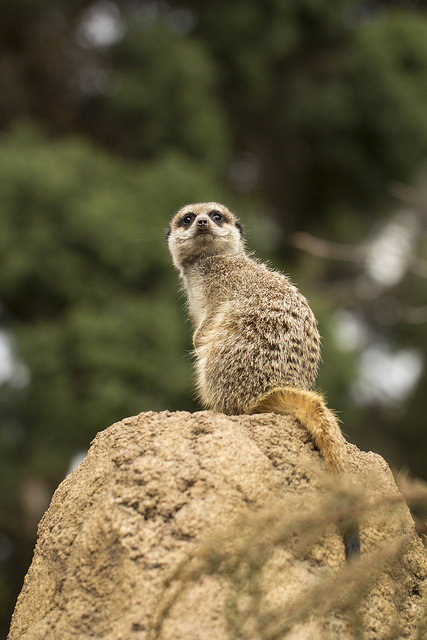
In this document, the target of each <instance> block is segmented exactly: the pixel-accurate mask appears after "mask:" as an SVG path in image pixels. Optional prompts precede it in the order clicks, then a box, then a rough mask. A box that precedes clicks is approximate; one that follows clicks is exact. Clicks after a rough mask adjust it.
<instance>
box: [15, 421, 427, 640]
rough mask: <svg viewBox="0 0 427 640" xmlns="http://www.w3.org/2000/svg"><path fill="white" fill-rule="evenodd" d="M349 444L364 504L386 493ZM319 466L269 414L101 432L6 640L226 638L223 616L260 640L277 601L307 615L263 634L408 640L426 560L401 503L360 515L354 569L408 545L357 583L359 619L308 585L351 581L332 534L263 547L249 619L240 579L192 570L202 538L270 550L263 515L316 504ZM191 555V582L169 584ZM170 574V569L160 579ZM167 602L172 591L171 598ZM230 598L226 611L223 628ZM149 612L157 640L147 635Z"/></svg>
mask: <svg viewBox="0 0 427 640" xmlns="http://www.w3.org/2000/svg"><path fill="white" fill-rule="evenodd" d="M348 449H349V454H350V458H351V466H352V474H353V477H354V478H355V479H356V482H358V483H363V482H364V481H365V480H366V482H367V484H368V486H369V488H368V490H367V494H366V499H367V500H368V501H369V500H371V501H375V500H378V498H380V497H381V496H386V495H389V496H394V497H398V496H399V492H398V489H397V487H396V485H395V483H394V480H393V477H392V474H391V472H390V470H389V468H388V466H387V464H386V463H385V462H384V460H383V459H382V458H381V457H380V456H378V455H375V454H372V453H363V452H360V451H359V450H358V449H357V448H356V447H355V446H353V445H348ZM322 468H323V465H322V461H321V459H320V456H319V454H318V452H317V451H316V450H315V449H314V447H313V445H312V443H311V441H310V439H309V437H308V435H307V433H306V432H305V430H304V429H303V428H302V427H301V426H300V425H299V424H298V423H296V422H295V421H294V420H292V419H291V418H287V417H283V416H278V415H274V414H263V415H258V416H239V417H234V416H233V417H229V416H223V415H220V414H214V413H212V412H199V413H194V414H190V413H185V412H179V413H169V412H163V413H160V414H158V413H152V412H150V413H142V414H140V415H139V416H136V417H133V418H127V419H125V420H123V421H122V422H119V423H117V424H114V425H112V426H111V427H110V428H108V429H106V430H105V431H103V432H101V433H99V434H98V435H97V437H96V438H95V440H94V442H93V444H92V446H91V448H90V451H89V453H88V455H87V457H86V459H85V460H84V461H83V463H82V464H81V465H80V466H79V467H78V468H77V469H76V470H75V471H74V472H73V473H71V474H70V475H69V476H67V478H66V479H65V480H64V481H63V482H62V484H61V485H60V486H59V487H58V489H57V491H56V492H55V494H54V496H53V498H52V502H51V505H50V507H49V509H48V511H47V512H46V514H45V515H44V517H43V519H42V521H41V522H40V525H39V531H38V542H37V546H36V549H35V553H34V559H33V562H32V564H31V567H30V569H29V571H28V574H27V576H26V579H25V583H24V586H23V589H22V592H21V594H20V596H19V598H18V602H17V605H16V609H15V612H14V615H13V618H12V625H11V630H10V635H9V640H57V639H58V640H59V639H61V640H68V639H71V638H73V639H75V638H103V639H108V640H143V639H144V640H145V639H146V638H147V639H148V638H154V637H159V638H162V640H172V639H173V640H180V639H182V640H184V639H186V640H225V639H226V638H233V637H237V635H236V628H235V627H233V619H234V620H237V621H238V624H239V636H238V637H239V638H247V639H248V640H257V639H259V640H265V639H266V638H270V637H272V635H271V631H272V628H273V627H271V626H269V625H270V623H271V620H272V616H273V615H274V612H277V611H280V610H281V609H282V610H284V611H286V610H287V607H289V603H290V602H296V603H297V604H296V605H295V606H296V607H297V605H298V602H300V603H301V602H307V603H308V605H307V607H306V611H305V613H304V612H303V614H304V615H302V617H301V619H299V620H295V621H294V624H292V625H290V626H289V628H286V627H283V628H282V630H281V631H280V632H279V634H278V635H276V636H275V637H277V638H287V639H292V640H305V639H307V640H308V639H313V638H316V640H329V639H330V640H338V638H339V639H340V640H341V639H344V640H345V639H350V638H354V637H355V634H354V628H355V626H357V627H358V628H359V629H363V631H362V633H363V635H362V637H363V638H365V639H366V640H370V639H371V638H372V640H373V639H375V640H381V639H384V640H385V639H386V638H391V637H395V638H412V637H414V633H415V631H414V630H415V626H416V620H417V617H418V616H419V615H420V610H421V600H422V594H423V589H425V586H426V582H427V561H426V555H425V551H424V548H423V546H422V544H421V542H420V540H419V539H418V538H417V537H416V536H415V535H414V524H413V521H412V519H411V516H410V514H409V511H408V509H407V507H406V505H405V504H403V503H402V502H399V503H398V504H397V507H396V506H395V507H394V509H393V512H392V513H391V512H390V509H389V507H387V506H386V505H384V506H379V507H377V508H375V509H374V511H373V512H370V513H367V514H366V515H365V516H364V517H363V518H362V520H361V539H362V550H363V559H364V560H365V564H366V560H367V559H368V562H369V561H370V560H369V559H370V558H373V560H372V562H373V563H374V562H376V560H374V558H376V557H377V556H375V554H378V553H381V549H383V548H384V545H385V548H387V547H390V545H392V544H395V543H396V541H399V540H401V539H402V536H407V537H408V539H409V542H408V543H407V544H406V546H405V548H404V551H403V553H402V555H401V557H400V560H399V563H398V565H397V566H394V567H391V568H389V569H385V570H384V571H382V572H381V573H379V574H378V575H377V576H376V579H375V580H374V581H373V582H372V583H371V584H370V585H369V593H368V595H367V596H366V594H364V600H363V602H362V603H361V604H360V605H358V606H357V615H356V614H354V611H356V609H354V608H353V609H354V611H353V610H350V613H349V611H346V610H345V607H344V609H343V608H341V609H340V608H338V609H337V610H331V608H330V607H328V606H327V605H326V604H325V598H326V600H327V596H328V592H329V594H330V593H332V591H331V590H332V589H333V588H336V587H331V588H330V589H327V588H326V587H323V586H320V587H319V585H323V584H324V585H327V584H330V583H329V582H328V581H331V580H333V579H334V576H335V575H337V572H340V571H342V572H343V573H342V576H343V593H344V591H345V588H344V587H345V584H347V579H346V578H345V577H346V576H347V577H348V576H350V577H351V576H352V575H353V574H356V573H357V571H359V572H360V571H362V569H360V567H359V568H356V565H354V567H355V568H354V570H353V569H352V568H351V567H349V566H348V565H346V563H345V560H344V550H343V542H342V539H341V536H340V534H339V532H338V531H337V529H336V527H335V525H334V524H331V525H330V526H329V527H327V528H326V529H325V530H324V531H322V532H321V534H320V537H319V536H317V538H316V536H314V537H313V540H312V541H311V542H310V545H309V546H304V545H301V540H300V536H299V535H292V536H291V537H288V538H286V541H285V542H283V543H282V544H275V545H273V546H272V547H271V552H270V553H268V554H267V555H266V558H265V561H264V562H263V563H261V566H260V570H259V575H258V578H257V579H258V580H259V582H258V583H257V584H258V585H259V589H260V591H259V593H260V594H261V595H260V596H259V598H260V599H259V600H257V601H256V602H257V603H258V609H257V610H256V611H255V609H254V600H253V599H251V598H253V594H252V595H251V594H250V590H249V592H248V593H246V591H245V587H244V584H246V583H244V581H243V582H242V583H241V584H242V585H243V587H241V588H240V587H239V582H238V581H237V582H236V579H235V578H236V575H237V576H238V574H239V571H237V574H236V575H235V576H234V582H233V580H230V576H227V572H226V571H222V570H221V569H220V570H219V571H218V572H215V570H212V569H209V570H208V569H206V567H208V564H206V562H205V560H204V559H203V558H204V556H203V555H201V552H200V549H201V548H202V549H205V556H206V557H208V555H209V554H208V551H209V549H212V548H213V549H215V541H216V540H217V541H218V545H219V549H218V552H219V553H221V552H222V549H223V548H224V549H225V548H226V546H227V540H230V539H231V540H233V537H234V539H235V541H236V544H237V545H238V544H240V541H242V540H243V541H245V540H246V539H247V540H250V535H251V532H252V534H253V532H258V531H259V536H258V538H257V537H256V536H255V537H256V543H257V544H259V543H260V542H263V540H265V545H266V548H269V547H268V545H269V544H271V540H272V539H273V538H274V531H275V525H274V517H273V518H272V514H273V515H274V514H281V519H282V521H283V520H284V522H285V525H286V522H287V518H288V519H289V522H292V519H293V518H295V517H296V516H298V515H299V514H301V513H304V509H306V508H310V507H313V505H316V504H320V502H319V501H321V500H322V499H323V498H324V496H325V495H326V494H327V490H325V488H324V487H323V488H322V482H321V475H322ZM372 478H374V481H372ZM325 492H326V494H325ZM270 522H271V523H272V524H271V526H270V525H269V524H268V523H270ZM260 523H261V525H260ZM265 523H267V526H265ZM233 526H234V529H233ZM257 527H260V528H259V529H257ZM227 532H228V534H227ZM230 532H232V535H231V538H230ZM233 532H234V533H233ZM227 535H228V537H227ZM245 536H249V537H247V538H245ZM271 536H273V538H272V537H271ZM242 544H243V545H245V544H246V543H245V542H243V543H242ZM201 545H202V546H201ZM250 546H251V545H250V544H248V553H251V550H250V548H249V547H250ZM255 546H256V545H255ZM206 549H207V550H208V551H206ZM261 549H262V545H261ZM206 554H208V555H206ZM231 554H233V551H231ZM209 557H210V556H209ZM194 558H195V560H194ZM198 558H202V560H201V561H200V562H201V566H202V569H201V571H200V575H198V576H197V577H196V578H195V579H193V580H190V581H188V582H185V581H184V587H185V588H184V587H182V586H180V585H182V582H183V580H184V578H183V577H182V576H183V575H185V572H186V571H187V569H188V571H187V574H189V572H190V573H191V571H190V568H191V567H192V563H194V562H196V563H197V561H198V560H197V559H198ZM199 564H200V563H199ZM179 566H181V567H183V572H181V574H180V579H179V580H178V579H176V580H174V579H173V575H174V572H175V571H176V569H177V567H179ZM357 566H359V565H357ZM360 566H362V565H360ZM239 570H240V569H239ZM242 570H243V569H242ZM339 575H341V574H339ZM193 578H194V576H193ZM239 579H240V578H239ZM168 580H169V581H168ZM324 580H326V582H324V583H323V582H322V581H324ZM331 584H332V583H331ZM177 585H178V587H177ZM236 585H237V587H236ZM236 588H237V596H236ZM351 588H353V587H351ZM307 589H308V590H309V593H310V596H307V597H306V595H305V594H307V593H308V592H307ZM170 593H177V594H178V596H177V597H176V599H175V600H172V599H171V597H170ZM233 594H234V595H233ZM257 597H258V596H257ZM333 597H335V596H333ZM343 597H344V596H343ZM233 598H234V600H233ZM340 598H341V591H338V592H337V594H336V599H337V602H338V601H339V600H340ZM167 602H169V604H170V608H166V609H165V603H167ZM230 602H235V603H237V604H236V606H237V614H235V616H234V618H233V615H231V614H230V606H229V604H230ZM239 610H240V612H241V614H240V617H239ZM291 610H292V607H291ZM294 610H296V609H294ZM161 611H163V614H162V615H163V618H162V625H161V626H159V627H158V628H157V632H158V635H157V636H156V633H154V631H153V624H154V622H155V621H156V620H157V621H158V620H159V615H160V613H159V612H161ZM351 611H353V613H351ZM236 616H237V617H236ZM263 616H264V617H263ZM260 620H261V621H262V620H264V622H263V623H261V627H260ZM273 626H274V625H273ZM393 634H395V635H393Z"/></svg>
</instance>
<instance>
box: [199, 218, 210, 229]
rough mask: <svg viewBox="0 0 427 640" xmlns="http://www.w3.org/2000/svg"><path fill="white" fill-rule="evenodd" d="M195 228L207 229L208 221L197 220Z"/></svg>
mask: <svg viewBox="0 0 427 640" xmlns="http://www.w3.org/2000/svg"><path fill="white" fill-rule="evenodd" d="M197 226H198V227H207V226H208V220H207V218H199V219H198V220H197Z"/></svg>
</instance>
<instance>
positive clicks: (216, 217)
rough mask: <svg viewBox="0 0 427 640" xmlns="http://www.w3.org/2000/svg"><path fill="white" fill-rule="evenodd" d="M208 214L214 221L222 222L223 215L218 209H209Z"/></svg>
mask: <svg viewBox="0 0 427 640" xmlns="http://www.w3.org/2000/svg"><path fill="white" fill-rule="evenodd" d="M209 216H210V217H211V218H212V220H214V222H222V221H223V220H224V216H223V215H222V213H220V212H219V211H211V212H210V214H209Z"/></svg>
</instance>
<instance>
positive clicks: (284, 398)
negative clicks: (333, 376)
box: [248, 387, 360, 560]
mask: <svg viewBox="0 0 427 640" xmlns="http://www.w3.org/2000/svg"><path fill="white" fill-rule="evenodd" d="M269 411H271V412H275V413H282V414H288V415H291V416H294V417H295V418H296V419H297V420H298V421H299V422H300V423H301V424H302V425H303V426H304V427H305V428H306V429H307V430H308V432H309V434H310V436H311V437H312V438H313V441H314V443H315V444H316V446H317V447H318V449H319V451H320V453H321V455H322V457H323V459H324V461H325V465H326V467H327V469H328V470H329V471H330V472H332V473H334V474H343V473H344V472H345V471H346V469H347V465H346V448H345V440H344V437H343V435H342V433H341V429H340V427H339V424H338V419H337V417H336V416H335V414H334V413H333V411H331V409H329V407H328V406H327V405H326V403H325V401H324V399H323V398H322V396H321V395H320V394H319V393H316V392H314V391H305V390H303V389H297V388H293V387H279V388H277V389H272V390H271V391H269V392H267V393H266V394H264V395H262V396H260V397H259V398H258V399H257V401H256V402H255V404H254V405H253V406H252V407H251V408H250V410H249V411H248V413H267V412H269ZM341 532H342V535H343V538H344V546H345V556H346V558H347V560H348V559H350V558H352V557H354V556H358V555H360V537H359V527H358V524H357V522H356V521H354V520H350V521H348V522H346V523H345V524H344V525H343V526H342V527H341Z"/></svg>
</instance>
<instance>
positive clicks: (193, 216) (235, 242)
mask: <svg viewBox="0 0 427 640" xmlns="http://www.w3.org/2000/svg"><path fill="white" fill-rule="evenodd" d="M166 241H167V244H168V247H169V251H170V252H171V255H172V259H173V262H174V264H175V266H176V267H177V268H178V269H182V268H184V267H185V266H188V265H190V264H192V263H194V262H195V261H196V260H198V259H199V258H204V257H207V256H217V255H230V254H235V253H240V252H242V251H243V250H244V246H243V229H242V225H241V224H240V222H239V221H238V220H237V218H236V216H235V215H234V214H233V213H232V212H231V211H229V209H227V207H224V205H222V204H219V203H218V202H199V203H198V204H188V205H186V206H185V207H182V209H180V210H179V211H178V212H177V213H176V214H175V215H174V217H173V218H172V220H171V223H170V225H169V229H168V230H167V232H166Z"/></svg>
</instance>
